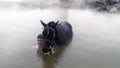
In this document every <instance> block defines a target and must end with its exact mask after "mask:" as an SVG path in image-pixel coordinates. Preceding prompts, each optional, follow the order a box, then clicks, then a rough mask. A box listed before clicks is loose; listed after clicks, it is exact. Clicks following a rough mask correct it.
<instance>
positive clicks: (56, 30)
mask: <svg viewBox="0 0 120 68" xmlns="http://www.w3.org/2000/svg"><path fill="white" fill-rule="evenodd" d="M40 22H41V24H42V25H43V27H44V29H43V31H42V34H39V35H38V37H37V40H38V44H39V48H42V52H43V53H47V54H48V53H49V54H52V53H54V50H55V49H54V46H56V45H61V46H62V45H64V44H67V43H69V42H70V41H71V40H72V37H73V31H72V26H71V24H69V23H68V22H59V21H57V22H54V21H50V22H49V23H48V24H46V23H44V22H43V21H41V20H40ZM41 42H42V44H41Z"/></svg>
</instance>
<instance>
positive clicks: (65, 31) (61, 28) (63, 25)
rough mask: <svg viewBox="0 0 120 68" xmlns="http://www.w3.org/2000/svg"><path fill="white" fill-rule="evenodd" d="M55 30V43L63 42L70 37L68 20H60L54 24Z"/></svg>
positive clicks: (70, 29)
mask: <svg viewBox="0 0 120 68" xmlns="http://www.w3.org/2000/svg"><path fill="white" fill-rule="evenodd" d="M56 31H57V32H56V33H57V34H56V38H55V41H56V43H57V44H65V43H67V42H68V41H70V40H71V39H72V36H73V32H72V26H71V25H70V24H69V23H68V22H60V23H59V24H58V25H57V26H56Z"/></svg>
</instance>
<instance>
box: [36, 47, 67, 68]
mask: <svg viewBox="0 0 120 68" xmlns="http://www.w3.org/2000/svg"><path fill="white" fill-rule="evenodd" d="M66 47H68V46H67V45H65V46H57V47H56V49H57V52H56V53H55V54H54V55H43V54H42V53H41V50H40V49H38V51H37V54H38V56H39V57H40V58H42V60H43V68H55V66H56V64H57V63H58V62H59V59H60V58H61V57H62V55H63V53H64V51H65V50H66Z"/></svg>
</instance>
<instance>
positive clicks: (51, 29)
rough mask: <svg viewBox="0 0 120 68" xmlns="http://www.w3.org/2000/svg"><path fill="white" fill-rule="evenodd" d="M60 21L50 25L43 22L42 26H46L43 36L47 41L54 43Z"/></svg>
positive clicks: (52, 22)
mask: <svg viewBox="0 0 120 68" xmlns="http://www.w3.org/2000/svg"><path fill="white" fill-rule="evenodd" d="M58 22H59V21H57V22H56V23H55V22H54V21H51V22H49V23H48V24H46V23H44V22H43V21H41V24H42V25H43V26H44V29H43V32H42V34H43V36H44V38H45V39H48V40H50V41H53V40H54V38H55V35H56V32H55V31H56V29H55V27H56V25H57V24H58Z"/></svg>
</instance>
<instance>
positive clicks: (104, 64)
mask: <svg viewBox="0 0 120 68" xmlns="http://www.w3.org/2000/svg"><path fill="white" fill-rule="evenodd" d="M39 20H43V21H44V22H49V21H57V20H60V21H68V22H69V23H70V24H71V25H72V26H73V33H74V36H73V40H72V42H71V43H70V44H69V45H68V46H67V47H58V51H57V54H55V55H51V56H46V55H41V54H39V53H38V52H37V50H38V48H37V41H36V37H37V35H38V34H39V33H41V31H42V25H41V24H40V22H39ZM119 29H120V14H108V13H97V12H93V11H88V10H76V9H54V10H53V9H43V10H1V11H0V68H119V67H120V59H119V58H120V30H119Z"/></svg>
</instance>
